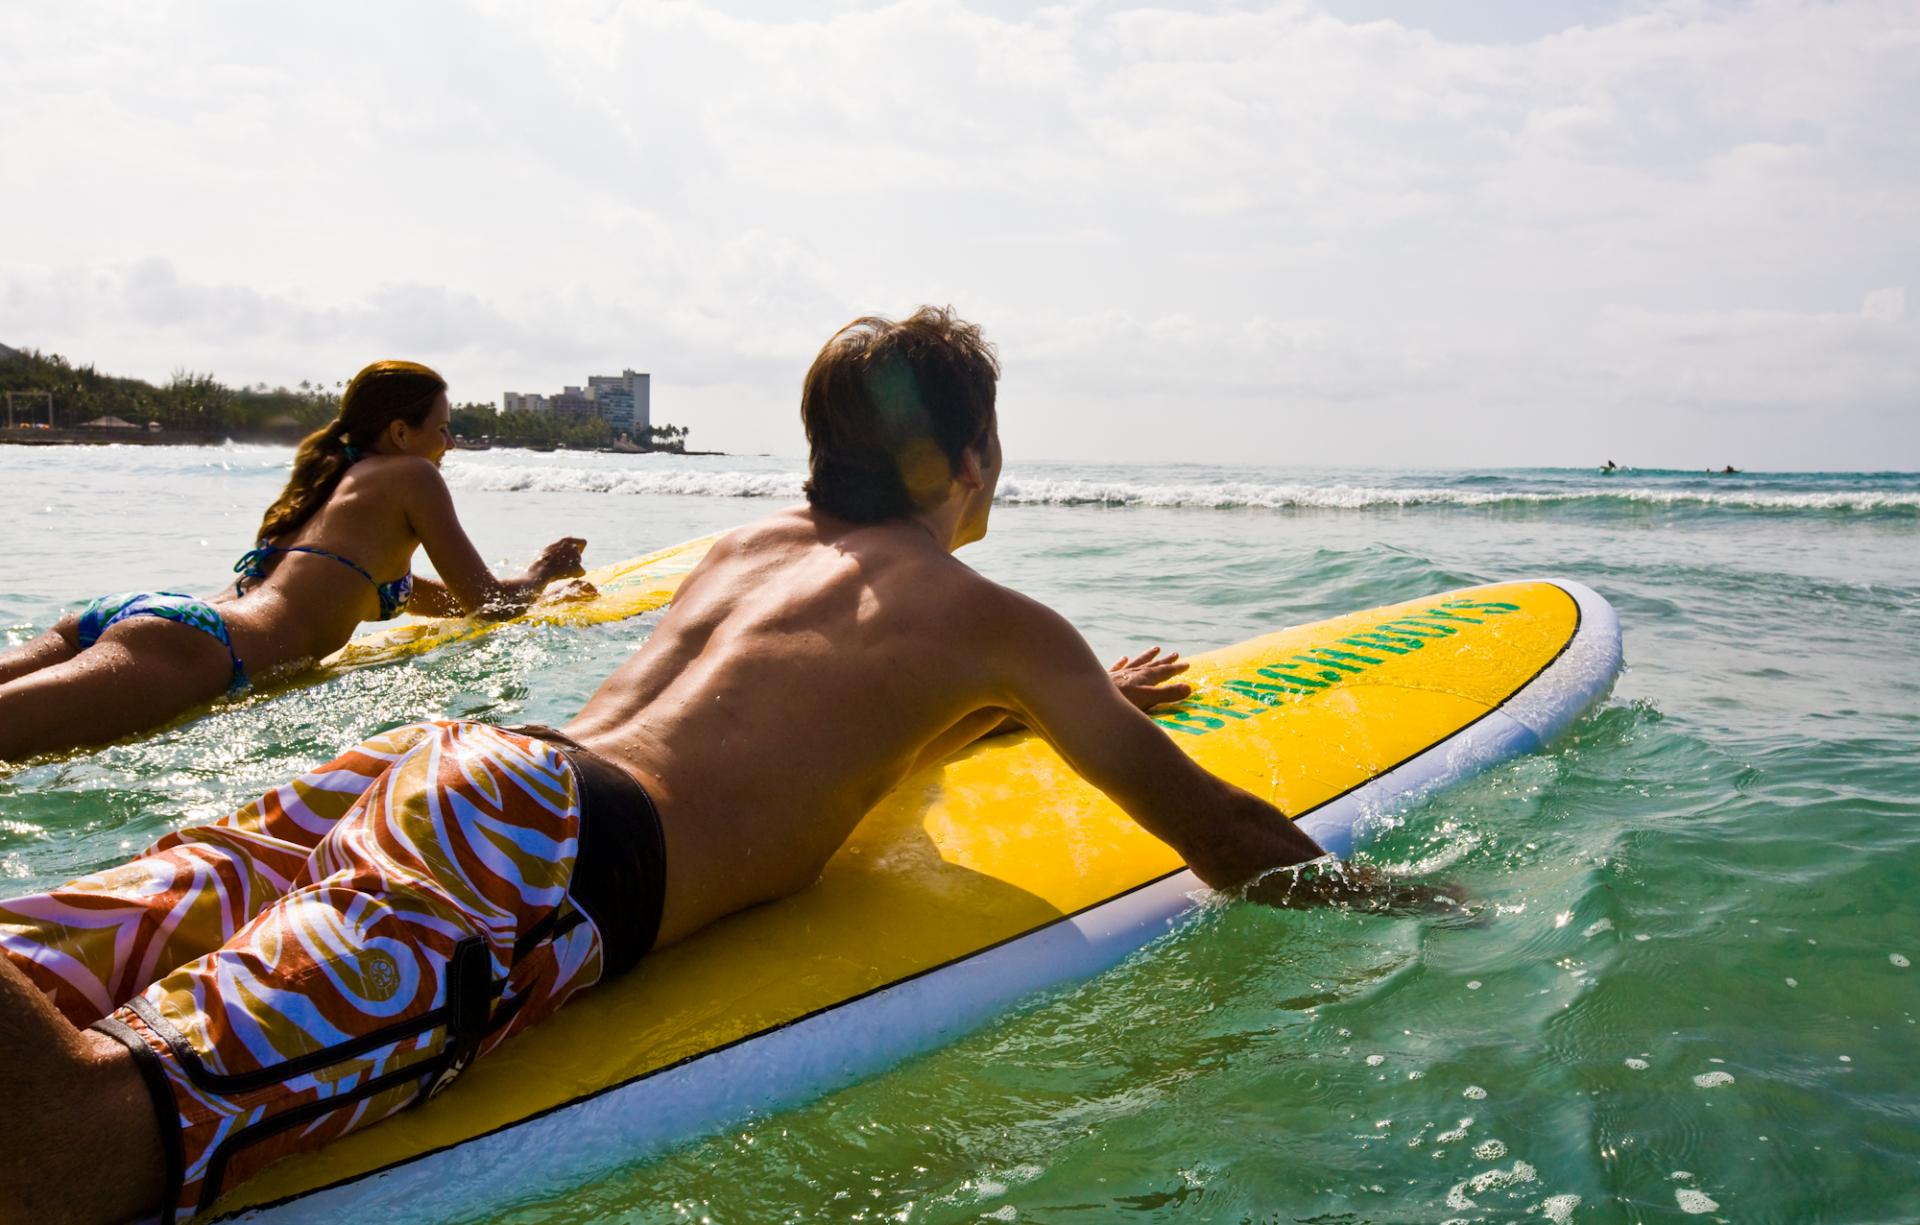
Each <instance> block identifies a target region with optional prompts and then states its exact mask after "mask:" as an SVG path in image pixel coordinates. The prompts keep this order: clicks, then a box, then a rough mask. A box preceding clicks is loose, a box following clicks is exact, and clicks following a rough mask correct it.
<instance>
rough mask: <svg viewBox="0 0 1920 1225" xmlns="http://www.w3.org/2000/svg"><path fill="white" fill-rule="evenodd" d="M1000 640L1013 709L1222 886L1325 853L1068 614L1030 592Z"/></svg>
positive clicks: (1016, 603)
mask: <svg viewBox="0 0 1920 1225" xmlns="http://www.w3.org/2000/svg"><path fill="white" fill-rule="evenodd" d="M1004 598H1005V599H1006V600H1007V601H1008V603H1007V605H1006V607H1005V609H1004V617H1003V619H1002V620H1001V623H1000V624H999V625H998V626H997V627H996V630H997V632H996V633H995V635H994V640H995V643H996V655H997V657H998V659H997V662H998V663H999V664H1000V666H1001V667H1002V668H1003V669H1004V670H1005V671H1004V673H1003V681H1002V684H1003V685H1004V687H1005V688H1006V690H1007V701H1006V705H1007V706H1008V708H1009V709H1011V710H1012V711H1013V712H1014V714H1015V715H1016V716H1017V717H1019V718H1020V719H1021V720H1023V721H1024V722H1025V723H1026V724H1027V725H1028V726H1029V727H1031V728H1033V729H1034V730H1035V731H1037V732H1039V733H1040V735H1041V736H1043V737H1044V738H1045V739H1046V741H1047V743H1049V744H1051V745H1052V746H1053V748H1054V750H1055V751H1056V752H1058V753H1059V754H1060V756H1061V757H1063V758H1065V759H1066V762H1067V764H1068V765H1070V766H1072V767H1073V769H1074V770H1075V771H1076V772H1078V773H1079V774H1080V775H1081V777H1083V778H1085V779H1086V780H1087V781H1088V782H1090V783H1092V784H1093V785H1094V786H1095V787H1098V788H1099V789H1100V790H1101V791H1102V792H1104V793H1106V795H1107V796H1108V797H1109V798H1110V799H1112V800H1113V801H1114V802H1115V803H1116V804H1118V805H1120V807H1121V808H1122V809H1124V810H1125V811H1126V813H1127V815H1128V816H1130V817H1132V818H1133V819H1134V820H1136V821H1138V822H1139V823H1140V824H1141V826H1143V827H1144V828H1145V829H1146V830H1147V832H1148V833H1150V834H1152V835H1153V836H1154V837H1156V838H1159V839H1160V840H1161V841H1163V842H1165V843H1166V844H1167V845H1169V846H1171V847H1172V848H1173V849H1174V850H1175V851H1177V852H1178V853H1179V854H1180V857H1181V858H1182V859H1184V860H1186V861H1187V866H1188V867H1190V868H1192V869H1193V871H1194V874H1195V875H1196V876H1198V877H1199V878H1200V879H1201V880H1203V881H1205V882H1206V883H1207V884H1209V885H1211V886H1213V887H1214V888H1216V889H1233V888H1238V887H1239V886H1242V885H1245V884H1247V883H1248V882H1249V881H1252V880H1254V879H1255V878H1256V877H1258V876H1260V875H1261V874H1263V873H1265V872H1268V871H1270V870H1272V869H1274V868H1278V867H1285V866H1287V865H1290V864H1297V863H1304V862H1306V861H1308V860H1310V859H1318V858H1320V857H1321V856H1322V855H1324V854H1325V852H1324V851H1322V850H1321V849H1320V846H1319V844H1318V843H1316V842H1314V840H1313V839H1312V838H1310V837H1308V836H1307V835H1306V834H1305V833H1303V832H1302V831H1301V830H1300V829H1298V828H1297V827H1295V825H1294V824H1293V822H1292V821H1290V820H1288V819H1287V817H1286V815H1285V814H1284V813H1282V812H1281V811H1280V810H1279V809H1277V808H1275V807H1274V806H1273V805H1271V804H1269V803H1267V802H1266V801H1265V800H1262V799H1260V798H1258V797H1257V796H1254V795H1252V794H1250V793H1248V792H1246V791H1243V790H1242V789H1240V788H1239V787H1236V786H1234V785H1233V784H1232V783H1229V782H1227V781H1226V780H1224V779H1221V778H1217V777H1215V776H1214V775H1212V774H1210V773H1208V772H1207V771H1206V770H1204V769H1202V768H1201V767H1200V766H1199V765H1198V764H1196V763H1195V762H1194V761H1193V759H1192V758H1190V757H1188V756H1187V755H1186V754H1185V753H1182V752H1181V751H1180V749H1179V748H1178V747H1177V746H1176V745H1175V744H1174V743H1173V741H1172V739H1171V738H1170V737H1169V736H1167V734H1166V733H1165V732H1163V731H1161V730H1160V728H1159V727H1158V726H1157V725H1156V724H1155V723H1154V722H1153V720H1151V719H1149V718H1148V717H1147V716H1146V714H1145V713H1144V712H1142V711H1141V710H1140V709H1138V708H1137V707H1135V706H1134V705H1133V704H1132V703H1131V702H1129V701H1128V700H1127V699H1126V697H1124V696H1123V695H1122V694H1121V692H1120V690H1119V688H1117V687H1116V686H1115V685H1114V683H1113V679H1112V678H1111V677H1110V676H1109V674H1108V672H1107V670H1106V669H1104V668H1102V667H1101V666H1100V661H1099V660H1098V659H1097V658H1095V656H1094V654H1093V652H1092V650H1091V649H1090V648H1089V647H1088V646H1087V644H1086V642H1085V640H1084V639H1082V638H1081V637H1080V634H1079V633H1078V631H1076V630H1075V629H1074V628H1073V627H1072V626H1071V625H1069V624H1068V623H1067V621H1066V620H1065V618H1063V617H1061V616H1060V615H1059V614H1058V613H1056V612H1054V611H1053V610H1052V609H1049V608H1047V607H1045V606H1044V605H1041V604H1039V603H1036V602H1034V601H1032V600H1028V599H1027V598H1026V597H1024V596H1019V595H1015V594H1014V593H1011V592H1007V593H1004Z"/></svg>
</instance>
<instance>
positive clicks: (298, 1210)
mask: <svg viewBox="0 0 1920 1225" xmlns="http://www.w3.org/2000/svg"><path fill="white" fill-rule="evenodd" d="M1552 581H1553V582H1555V584H1556V585H1557V586H1559V587H1560V588H1561V589H1563V590H1564V591H1566V592H1567V593H1568V594H1569V595H1571V596H1572V597H1573V598H1574V600H1575V601H1576V602H1577V603H1578V604H1579V607H1580V624H1579V628H1578V629H1577V631H1576V632H1575V634H1574V637H1573V640H1572V642H1570V643H1569V644H1568V646H1567V648H1566V649H1565V650H1564V651H1562V652H1561V653H1560V655H1559V656H1558V657H1557V658H1556V659H1555V660H1554V661H1553V662H1552V663H1550V664H1549V665H1547V667H1546V668H1544V669H1543V670H1542V671H1541V672H1540V674H1539V675H1538V676H1536V677H1534V678H1533V680H1531V681H1529V682H1528V683H1527V684H1526V685H1525V686H1523V687H1522V688H1521V690H1520V692H1518V693H1517V694H1515V695H1514V696H1513V697H1512V698H1509V699H1508V700H1507V701H1506V702H1505V703H1504V704H1503V705H1502V706H1500V707H1499V708H1498V709H1496V710H1493V711H1491V712H1489V713H1488V714H1487V715H1485V716H1484V717H1482V718H1481V719H1479V720H1478V721H1476V722H1475V723H1473V724H1471V725H1470V726H1468V727H1466V728H1464V729H1462V730H1461V731H1459V732H1456V733H1455V734H1454V735H1453V736H1451V737H1449V738H1448V739H1446V740H1443V741H1441V742H1440V743H1439V744H1436V745H1434V746H1433V747H1432V748H1430V749H1428V750H1426V751H1425V752H1423V753H1421V754H1419V755H1418V756H1416V757H1413V758H1410V759H1409V760H1407V761H1405V762H1402V763H1401V764H1400V765H1399V766H1397V767H1395V768H1394V769H1392V770H1390V771H1388V772H1386V773H1385V774H1382V775H1380V776H1379V777H1378V778H1375V779H1373V780H1371V781H1370V782H1368V783H1366V784H1364V785H1363V786H1361V787H1358V788H1356V789H1354V790H1353V791H1350V792H1347V793H1346V794H1345V795H1342V796H1339V797H1337V798H1336V799H1334V800H1331V801H1329V802H1328V803H1326V804H1322V805H1321V806H1320V807H1319V808H1317V809H1315V810H1314V811H1312V812H1310V813H1306V814H1304V815H1302V816H1301V817H1300V818H1299V824H1300V826H1301V828H1302V829H1305V830H1306V831H1307V832H1308V833H1310V834H1311V835H1312V836H1313V837H1314V839H1315V840H1316V841H1318V842H1319V843H1320V845H1321V846H1323V847H1325V848H1326V849H1327V850H1328V851H1329V852H1330V853H1332V854H1336V855H1344V854H1346V853H1347V852H1349V851H1350V850H1351V849H1352V848H1353V846H1354V844H1355V842H1356V840H1358V839H1362V838H1364V837H1366V836H1367V834H1368V832H1369V830H1370V828H1372V827H1374V826H1376V825H1377V823H1378V822H1380V821H1381V820H1382V819H1383V818H1385V817H1387V816H1389V815H1390V814H1391V813H1393V812H1394V811H1397V810H1400V809H1404V808H1405V807H1406V805H1407V804H1409V803H1410V802H1412V801H1413V800H1415V799H1418V798H1419V797H1420V796H1422V795H1425V794H1427V793H1429V792H1431V791H1433V790H1435V789H1437V788H1440V787H1444V786H1447V785H1448V784H1450V783H1454V782H1458V781H1460V780H1462V779H1464V778H1466V777H1468V776H1470V775H1473V774H1477V773H1479V772H1480V771H1482V770H1485V769H1487V768H1488V767H1490V766H1493V765H1496V764H1498V763H1500V762H1503V761H1507V760H1510V759H1512V758H1514V757H1517V756H1520V755H1522V754H1525V753H1530V752H1533V751H1534V750H1536V749H1538V748H1540V747H1541V746H1542V745H1543V744H1545V743H1546V742H1547V741H1549V740H1551V739H1553V738H1554V737H1555V736H1557V735H1559V734H1560V733H1561V732H1562V731H1564V730H1566V728H1567V727H1568V725H1570V724H1571V723H1572V722H1573V721H1574V720H1575V719H1576V718H1578V717H1579V715H1580V714H1581V712H1583V711H1585V710H1586V709H1587V708H1588V707H1589V706H1591V705H1592V704H1593V703H1594V702H1596V701H1598V700H1599V699H1600V698H1601V697H1603V696H1605V694H1606V693H1607V691H1608V690H1609V689H1610V688H1611V687H1612V685H1613V681H1614V677H1615V676H1616V675H1617V674H1618V672H1619V670H1620V662H1621V648H1620V623H1619V619H1618V617H1617V616H1616V615H1615V614H1614V611H1613V608H1612V606H1610V605H1609V604H1608V603H1607V602H1606V600H1604V599H1602V598H1601V597H1600V596H1599V595H1598V594H1597V593H1595V592H1594V591H1593V590H1591V589H1590V588H1588V587H1586V586H1584V585H1582V584H1580V583H1576V582H1571V581H1566V580H1552ZM1206 896H1207V889H1206V886H1204V885H1202V884H1201V883H1200V881H1199V879H1198V878H1196V877H1195V876H1194V875H1193V874H1192V873H1191V872H1176V873H1174V874H1172V875H1170V876H1166V877H1163V878H1161V879H1160V880H1158V881H1155V882H1152V883H1151V884H1148V885H1145V886H1143V887H1141V888H1139V889H1136V890H1134V891H1133V892H1131V893H1127V894H1123V895H1122V896H1120V897H1117V898H1114V899H1112V900H1111V901H1107V902H1104V903H1101V904H1100V905H1098V906H1095V907H1092V908H1091V909H1088V910H1085V911H1082V912H1080V913H1079V914H1075V915H1070V916H1067V917H1064V918H1062V919H1058V920H1056V921H1054V922H1052V923H1049V924H1048V925H1047V926H1045V927H1042V928H1039V929H1037V930H1035V931H1032V932H1029V933H1027V934H1026V935H1023V936H1019V937H1017V938H1015V939H1013V940H1009V941H1007V942H1006V943H1003V944H1000V945H996V946H994V947H992V948H989V949H985V950H983V951H981V952H979V953H975V954H973V955H972V956H969V957H966V958H963V959H961V960H958V961H954V962H950V963H948V964H946V965H944V966H940V967H938V968H936V969H933V970H929V971H927V972H925V973H923V974H920V975H918V976H917V977H914V978H910V979H907V980H904V981H902V982H898V983H895V984H893V985H891V986H888V987H883V988H880V989H878V990H875V991H873V992H871V993H869V994H867V995H863V996H858V997H855V998H853V999H851V1000H847V1001H844V1002H842V1003H840V1004H837V1005H834V1006H833V1007H831V1008H827V1009H824V1010H822V1011H820V1012H817V1013H814V1014H812V1015H810V1016H807V1017H803V1018H801V1019H799V1020H796V1021H793V1022H790V1023H788V1024H786V1025H784V1026H782V1027H780V1028H778V1029H775V1030H772V1031H768V1032H764V1033H761V1034H757V1035H753V1036H751V1037H749V1038H746V1039H743V1040H741V1041H739V1042H736V1043H735V1044H733V1045H731V1046H727V1047H722V1048H721V1049H719V1050H716V1051H711V1052H708V1053H707V1054H704V1055H701V1056H698V1057H696V1058H693V1059H690V1060H688V1061H686V1062H684V1063H680V1064H676V1065H673V1066H671V1067H668V1068H664V1069H661V1070H660V1071H658V1072H654V1073H650V1074H648V1075H646V1076H643V1077H640V1078H639V1079H636V1080H632V1081H628V1082H627V1083H625V1084H622V1085H617V1086H614V1087H613V1088H610V1089H607V1090H605V1091H603V1092H601V1093H599V1094H597V1095H595V1096H593V1097H588V1098H584V1099H581V1100H578V1101H575V1102H571V1103H569V1104H567V1105H565V1106H562V1107H559V1108H557V1109H555V1110H552V1111H549V1112H548V1113H546V1114H543V1115H538V1116H535V1117H533V1118H530V1119H527V1120H524V1121H523V1122H520V1123H516V1124H514V1125H513V1126H511V1127H507V1128H503V1129H502V1130H500V1131H497V1132H493V1133H491V1134H489V1135H486V1136H481V1137H479V1138H477V1139H474V1140H470V1141H468V1142H466V1143H464V1144H461V1145H458V1146H456V1147H454V1148H451V1149H444V1150H441V1151H439V1152H436V1153H428V1154H425V1155H423V1156H420V1157H417V1158H414V1159H413V1160H411V1161H408V1162H406V1163H404V1164H401V1165H397V1166H394V1167H391V1168H389V1169H386V1170H382V1171H379V1172H376V1173H373V1174H368V1175H365V1176H363V1177H360V1178H357V1179H354V1180H352V1181H350V1182H345V1183H341V1184H338V1185H336V1186H333V1187H327V1188H323V1189H321V1190H317V1191H313V1192H310V1193H308V1194H306V1195H302V1196H300V1197H298V1198H296V1199H292V1200H288V1201H286V1202H283V1203H280V1204H276V1205H272V1206H268V1207H265V1208H262V1209H258V1210H254V1211H249V1212H247V1213H246V1214H244V1215H245V1219H255V1218H267V1217H270V1218H271V1219H272V1220H274V1221H276V1222H281V1221H284V1222H296V1221H300V1222H304V1221H312V1222H333V1221H338V1220H341V1219H343V1218H345V1217H347V1216H349V1215H352V1216H358V1217H360V1218H362V1219H369V1218H371V1219H379V1220H414V1221H426V1220H444V1219H449V1218H457V1217H469V1216H473V1215H476V1214H480V1213H484V1212H485V1210H486V1209H487V1208H488V1207H489V1206H493V1205H498V1204H500V1203H502V1202H511V1201H515V1200H525V1199H527V1198H530V1197H537V1196H540V1195H543V1194H557V1193H560V1192H563V1191H564V1190H565V1189H567V1188H568V1187H571V1186H576V1185H578V1184H580V1183H582V1182H584V1181H587V1180H589V1179H591V1178H593V1177H596V1176H601V1175H604V1174H606V1173H607V1172H608V1171H610V1170H613V1169H617V1168H619V1167H620V1166H621V1165H624V1164H627V1163H630V1162H633V1161H636V1160H641V1159H644V1158H646V1157H649V1156H652V1155H656V1154H658V1153H661V1152H663V1151H665V1150H667V1149H670V1148H673V1147H674V1146H676V1145H679V1144H683V1143H686V1142H687V1141H690V1140H694V1139H698V1138H700V1137H702V1136H707V1135H712V1134H714V1133H716V1132H719V1131H722V1130H724V1129H726V1128H728V1127H730V1126H735V1125H738V1124H740V1123H742V1122H745V1121H748V1120H750V1119H752V1118H755V1117H758V1116H763V1115H766V1114H770V1113H773V1112H775V1111H779V1110H783V1109H787V1108H790V1107H793V1106H798V1105H801V1104H803V1103H805V1102H807V1101H810V1100H812V1099H814V1098H817V1097H819V1096H821V1095H823V1094H825V1093H828V1092H831V1091H832V1090H834V1089H838V1088H842V1087H844V1086H846V1085H850V1084H853V1083H855V1082H857V1081H860V1080H863V1079H866V1078H867V1077H869V1076H872V1075H874V1074H876V1073H879V1072H882V1071H885V1070H886V1069H888V1068H890V1067H893V1066H895V1065H896V1064H899V1063H900V1062H902V1061H903V1060H906V1059H909V1058H911V1057H913V1056H915V1055H919V1054H923V1053H925V1052H927V1051H931V1050H935V1049H937V1048H939V1047H941V1046H944V1045H946V1044H947V1043H949V1042H951V1041H953V1040H954V1039H956V1038H958V1037H960V1036H961V1035H963V1034H966V1033H969V1032H971V1031H972V1030H975V1029H978V1028H980V1027H981V1026H983V1025H985V1024H987V1023H988V1022H990V1021H992V1020H994V1019H996V1018H998V1017H1002V1016H1004V1015H1006V1013H1007V1012H1008V1010H1009V1009H1011V1008H1013V1007H1015V1006H1016V1005H1018V1004H1020V1003H1021V1002H1022V1001H1024V1000H1027V999H1029V998H1031V997H1033V996H1035V995H1037V994H1039V993H1041V992H1043V991H1046V990H1048V989H1050V988H1058V987H1061V986H1064V985H1066V984H1069V983H1074V982H1079V981H1081V980H1084V979H1087V978H1091V977H1093V976H1094V975H1096V974H1098V973H1100V972H1101V971H1103V970H1107V969H1110V968H1112V967H1113V966H1115V965H1117V964H1119V963H1120V962H1121V961H1122V960H1124V959H1125V958H1126V957H1127V956H1128V955H1129V954H1131V953H1134V952H1136V951H1138V950H1139V949H1140V948H1142V947H1143V946H1145V945H1146V944H1148V943H1150V942H1151V941H1153V940H1154V939H1155V938H1157V937H1158V936H1160V935H1162V934H1164V933H1166V932H1167V931H1168V930H1170V929H1171V928H1172V927H1174V926H1175V925H1176V924H1178V923H1179V922H1180V921H1181V920H1182V919H1184V918H1187V917H1189V916H1190V915H1192V914H1193V913H1194V912H1195V910H1196V909H1197V908H1198V907H1199V906H1200V904H1201V903H1202V902H1203V901H1204V900H1205V898H1206Z"/></svg>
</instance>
